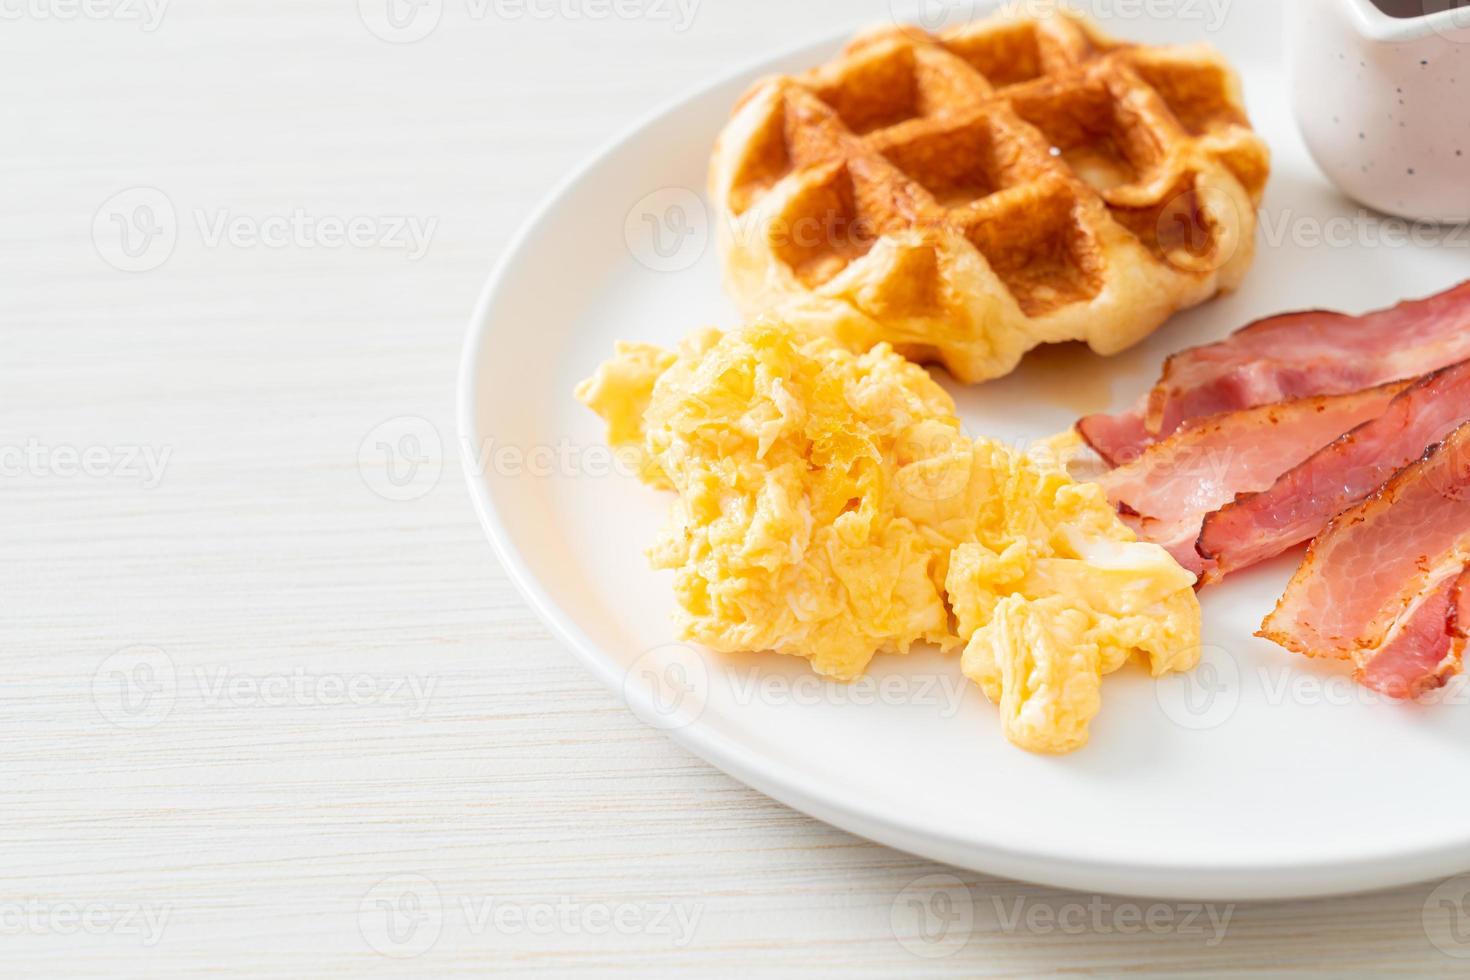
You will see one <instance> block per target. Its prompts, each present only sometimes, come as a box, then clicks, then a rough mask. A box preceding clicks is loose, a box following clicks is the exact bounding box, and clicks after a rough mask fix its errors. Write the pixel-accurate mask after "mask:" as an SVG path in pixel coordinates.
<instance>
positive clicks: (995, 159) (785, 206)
mask: <svg viewBox="0 0 1470 980" xmlns="http://www.w3.org/2000/svg"><path fill="white" fill-rule="evenodd" d="M1269 169H1270V163H1269V151H1268V150H1267V148H1266V145H1265V143H1264V142H1263V141H1262V140H1261V139H1260V138H1259V137H1258V136H1257V135H1256V134H1255V133H1254V132H1253V131H1252V130H1251V128H1250V123H1249V121H1248V120H1247V118H1246V115H1245V110H1244V108H1243V105H1242V102H1241V97H1240V85H1239V81H1238V79H1237V78H1236V76H1235V74H1234V72H1233V71H1232V70H1231V68H1230V66H1229V64H1228V63H1226V62H1225V60H1224V59H1223V58H1222V57H1221V56H1220V55H1219V54H1218V53H1216V52H1215V51H1214V50H1213V49H1212V48H1210V47H1208V46H1205V45H1191V46H1187V47H1162V48H1151V47H1143V46H1139V45H1133V44H1127V43H1121V42H1118V41H1115V40H1113V39H1111V38H1109V37H1107V36H1106V35H1104V34H1103V33H1102V32H1101V31H1099V30H1098V29H1097V28H1096V27H1095V26H1094V25H1092V24H1091V23H1090V22H1088V21H1086V20H1083V19H1081V18H1079V17H1075V16H1073V15H1070V14H1065V15H1057V16H1053V17H1048V18H1044V19H1034V18H994V19H990V20H986V21H982V22H980V23H977V24H975V25H971V26H968V27H965V28H962V29H958V30H954V31H949V32H946V33H941V34H937V35H935V34H929V33H926V32H923V31H920V30H917V29H914V28H888V29H883V30H878V31H873V32H870V33H868V34H865V35H862V36H859V37H858V38H857V39H856V40H855V41H853V42H852V43H851V44H850V45H849V46H848V47H847V49H846V50H845V51H844V52H843V53H842V55H841V56H840V57H838V58H837V59H836V60H835V61H832V62H830V63H828V64H826V65H823V66H821V67H818V68H816V69H813V70H812V71H809V72H807V73H805V74H802V75H798V76H776V77H771V78H767V79H764V80H762V81H760V82H758V83H757V84H756V85H755V86H754V87H753V88H752V89H751V90H750V91H749V92H747V93H746V95H745V96H744V97H743V98H742V99H741V101H740V103H739V105H738V106H737V107H736V109H735V112H734V115H733V117H732V118H731V120H730V121H729V123H728V124H727V126H726V128H725V129H724V131H723V132H722V133H721V135H720V138H719V141H718V142H717V144H716V147H715V152H714V158H713V160H712V163H711V173H710V186H711V200H712V202H713V203H714V206H715V209H716V212H717V217H718V219H719V220H718V221H717V224H718V229H719V231H718V234H719V241H720V249H721V255H722V259H723V263H724V269H725V279H726V285H727V287H728V289H729V290H730V292H731V294H732V295H733V296H734V298H735V300H736V302H737V303H738V304H739V306H740V307H741V308H742V311H743V312H744V313H745V314H747V315H749V316H755V315H758V314H761V313H774V314H777V315H779V316H782V317H783V318H785V319H787V320H788V321H791V322H794V323H798V324H803V325H806V326H808V327H811V328H813V329H820V330H823V331H826V332H828V333H830V334H832V335H834V336H836V337H837V338H838V339H839V340H842V341H843V342H845V343H847V344H849V345H851V346H853V347H856V348H860V349H865V348H867V347H870V346H872V345H873V344H876V343H878V342H880V341H888V342H890V343H891V344H893V345H894V347H895V348H897V349H898V350H899V351H900V352H902V353H903V354H905V355H906V356H908V357H910V358H912V359H914V360H918V361H939V362H941V363H943V364H944V365H945V367H946V368H948V370H949V371H950V373H951V374H953V375H954V376H955V377H956V378H958V379H960V380H961V381H966V382H975V381H982V380H985V379H988V378H994V377H999V376H1001V375H1004V374H1006V373H1008V372H1010V371H1011V370H1012V369H1014V368H1015V366H1016V364H1017V363H1018V362H1019V360H1020V359H1021V356H1022V355H1023V354H1024V353H1025V352H1026V351H1028V350H1030V349H1031V348H1032V347H1034V346H1036V345H1037V344H1042V343H1055V342H1061V341H1068V340H1081V341H1086V342H1087V343H1088V344H1089V345H1090V346H1091V347H1092V348H1093V350H1095V351H1097V352H1098V353H1100V354H1113V353H1116V352H1118V351H1120V350H1122V349H1124V348H1126V347H1128V346H1130V345H1132V344H1134V343H1137V342H1138V341H1139V340H1141V339H1143V338H1144V337H1146V336H1147V335H1148V334H1149V333H1151V332H1152V331H1153V330H1154V329H1155V328H1157V327H1158V326H1159V325H1160V324H1161V323H1163V322H1164V320H1165V319H1167V318H1168V317H1169V316H1170V315H1172V314H1173V313H1174V312H1176V311H1178V310H1180V309H1184V308H1187V307H1190V306H1194V305H1196V304H1198V303H1202V302H1204V301H1205V300H1207V299H1209V298H1211V297H1212V296H1214V295H1215V294H1216V293H1218V292H1220V291H1222V290H1229V289H1233V288H1234V287H1235V286H1236V285H1237V284H1238V283H1239V282H1240V280H1241V278H1242V276H1244V274H1245V272H1246V270H1247V268H1249V266H1250V262H1251V258H1252V256H1253V253H1254V235H1255V221H1256V219H1255V209H1256V206H1257V205H1258V204H1259V203H1260V198H1261V193H1262V191H1263V189H1264V185H1265V182H1266V177H1267V175H1268V172H1269Z"/></svg>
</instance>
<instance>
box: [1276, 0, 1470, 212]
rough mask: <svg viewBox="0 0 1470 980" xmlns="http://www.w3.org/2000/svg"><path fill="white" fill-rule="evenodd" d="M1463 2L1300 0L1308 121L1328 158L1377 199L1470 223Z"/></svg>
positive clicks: (1297, 31)
mask: <svg viewBox="0 0 1470 980" xmlns="http://www.w3.org/2000/svg"><path fill="white" fill-rule="evenodd" d="M1454 3H1455V0H1290V3H1289V7H1290V9H1289V12H1288V15H1287V38H1286V40H1287V53H1288V58H1289V59H1290V63H1291V88H1292V100H1293V107H1294V108H1295V110H1296V118H1297V122H1298V124H1299V125H1300V126H1301V131H1302V135H1303V137H1305V139H1306V142H1307V148H1308V149H1309V150H1311V153H1312V156H1313V158H1314V159H1315V160H1316V161H1317V165H1318V166H1320V167H1321V168H1322V170H1323V172H1324V173H1326V174H1327V176H1328V178H1329V179H1330V180H1332V182H1333V183H1334V184H1336V185H1337V186H1338V188H1339V189H1341V190H1342V191H1343V193H1345V194H1347V195H1348V196H1349V197H1352V198H1354V199H1356V200H1357V201H1359V202H1361V203H1363V204H1366V205H1367V206H1368V207H1371V208H1374V209H1376V210H1379V211H1385V212H1388V213H1390V214H1396V215H1400V216H1402V217H1405V218H1411V219H1414V220H1418V221H1435V222H1462V221H1470V6H1460V7H1455V6H1453V4H1454ZM1394 13H1397V14H1400V16H1394V15H1393V14H1394Z"/></svg>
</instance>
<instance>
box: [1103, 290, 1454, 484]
mask: <svg viewBox="0 0 1470 980" xmlns="http://www.w3.org/2000/svg"><path fill="white" fill-rule="evenodd" d="M1467 357H1470V281H1467V282H1464V283H1461V284H1460V285H1458V286H1455V287H1454V288H1452V289H1449V290H1446V291H1445V292H1442V293H1439V294H1437V295H1435V296H1431V297H1429V298H1427V299H1421V300H1411V301H1408V302H1404V303H1400V304H1399V305H1397V306H1394V307H1391V308H1389V309H1386V310H1377V311H1375V312H1372V313H1367V314H1364V315H1362V316H1356V317H1354V316H1347V315H1346V314H1343V313H1330V312H1325V311H1320V310H1319V311H1309V312H1303V313H1286V314H1282V315H1280V316H1273V317H1268V318H1266V319H1264V320H1257V321H1256V322H1255V323H1252V324H1250V325H1248V326H1245V327H1242V328H1241V329H1240V330H1237V331H1236V332H1235V333H1233V334H1231V335H1230V336H1229V337H1227V338H1226V339H1225V340H1222V341H1219V342H1218V343H1214V344H1206V345H1204V346H1202V347H1193V348H1190V349H1189V350H1185V351H1180V352H1179V353H1178V354H1175V355H1174V356H1173V357H1170V358H1169V359H1168V360H1167V361H1166V362H1165V363H1164V372H1163V376H1162V377H1161V378H1160V379H1159V383H1158V384H1156V385H1155V386H1154V387H1153V389H1152V390H1151V391H1149V392H1148V393H1147V394H1146V395H1144V396H1143V397H1142V398H1141V399H1140V400H1139V402H1138V404H1136V405H1134V407H1133V408H1131V409H1129V410H1128V411H1126V412H1122V413H1119V414H1117V415H1089V416H1087V417H1086V418H1084V419H1082V420H1081V421H1080V422H1078V423H1077V429H1078V431H1079V432H1080V433H1081V434H1082V438H1083V439H1085V440H1086V441H1087V443H1088V445H1090V446H1092V448H1093V449H1094V450H1096V451H1097V453H1098V454H1099V455H1100V456H1102V457H1103V458H1104V459H1105V460H1107V461H1108V462H1109V463H1111V464H1113V465H1118V464H1119V463H1123V462H1127V461H1129V460H1130V459H1133V458H1136V457H1137V455H1138V454H1139V453H1140V452H1142V450H1143V449H1144V448H1146V447H1147V446H1148V445H1149V444H1150V443H1152V442H1155V441H1157V440H1158V439H1160V438H1162V437H1164V436H1167V435H1169V434H1171V433H1172V432H1174V431H1175V430H1176V429H1178V428H1179V426H1180V425H1181V424H1183V423H1184V422H1186V421H1188V420H1190V419H1194V418H1199V417H1201V416H1205V415H1213V414H1216V413H1218V412H1227V411H1235V410H1238V409H1242V408H1253V407H1255V406H1257V405H1266V404H1270V403H1271V402H1277V401H1284V400H1286V399H1288V398H1302V397H1306V396H1309V395H1334V394H1343V393H1345V392H1349V391H1356V390H1358V389H1361V388H1367V387H1370V386H1373V385H1379V384H1383V383H1384V382H1387V381H1396V380H1401V379H1404V378H1412V377H1417V376H1419V375H1422V374H1425V373H1426V372H1429V371H1434V370H1437V369H1439V368H1442V367H1444V366H1446V365H1448V364H1454V363H1456V362H1458V361H1463V360H1465V359H1466V358H1467Z"/></svg>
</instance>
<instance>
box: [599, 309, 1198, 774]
mask: <svg viewBox="0 0 1470 980" xmlns="http://www.w3.org/2000/svg"><path fill="white" fill-rule="evenodd" d="M577 397H578V398H580V399H581V400H582V401H583V402H584V403H586V404H587V405H588V406H589V407H591V408H592V409H593V410H594V411H596V412H597V413H598V414H599V415H601V416H602V417H603V418H604V419H605V420H606V422H607V424H608V434H609V441H610V442H612V444H613V445H614V446H616V447H619V448H622V449H632V450H635V451H636V452H637V454H638V458H639V461H640V465H641V475H642V477H643V479H644V480H645V481H646V482H648V483H650V484H651V485H654V486H657V487H661V488H666V489H672V490H674V491H675V492H676V493H677V494H678V499H677V502H676V504H675V506H674V510H673V516H672V520H671V523H670V525H669V526H668V527H667V528H666V529H665V531H664V532H663V533H662V534H661V536H660V538H659V540H658V541H657V542H656V543H655V544H654V546H653V547H652V548H651V549H650V552H649V556H650V559H651V561H652V563H653V565H654V566H655V567H656V568H661V569H671V570H673V572H674V575H675V586H674V587H675V593H676V596H677V599H678V602H679V606H680V614H679V618H680V624H681V632H682V634H683V636H684V637H685V638H686V639H690V640H693V641H696V642H699V643H702V644H704V645H706V646H709V647H711V648H713V649H715V650H720V651H728V652H734V651H751V650H754V651H759V650H770V651H774V652H778V653H784V654H791V655H795V656H802V657H806V658H808V659H809V660H810V662H811V665H812V667H813V669H815V670H816V671H817V672H819V673H821V674H824V675H827V676H830V677H834V678H837V679H841V680H851V679H853V678H856V677H858V676H859V675H861V674H862V672H863V670H864V669H865V668H866V667H867V665H868V662H869V661H870V660H871V659H872V658H873V656H874V655H875V654H877V653H879V652H885V651H887V652H898V653H904V652H907V651H908V650H909V648H910V647H911V646H912V645H913V644H914V643H916V642H930V643H935V644H938V645H939V646H940V647H941V648H944V649H951V648H954V647H957V646H959V645H961V644H967V645H966V647H965V651H964V655H963V658H962V669H963V670H964V672H965V674H966V675H967V676H968V677H970V678H971V679H972V680H974V681H975V682H976V683H977V684H979V685H980V686H981V688H982V689H983V690H984V691H985V694H986V696H987V697H988V698H990V700H991V701H993V702H995V703H996V704H998V705H999V706H1000V710H1001V721H1002V726H1003V730H1004V732H1005V735H1006V737H1007V738H1008V739H1010V740H1011V741H1012V742H1014V743H1015V744H1017V745H1020V746H1022V747H1023V748H1027V749H1031V750H1033V751H1039V752H1066V751H1070V750H1072V749H1075V748H1078V747H1080V746H1081V745H1083V744H1085V743H1086V740H1087V726H1088V723H1089V721H1090V720H1091V719H1092V717H1093V716H1094V715H1095V714H1096V713H1097V711H1098V707H1099V703H1100V702H1099V689H1100V687H1101V678H1102V676H1103V675H1104V674H1106V673H1109V672H1111V671H1113V670H1116V669H1118V668H1119V667H1121V666H1122V664H1123V663H1124V662H1126V661H1127V660H1128V659H1129V657H1130V656H1136V657H1138V658H1140V659H1141V660H1143V661H1144V662H1145V663H1146V664H1147V666H1148V667H1149V669H1150V670H1151V671H1152V672H1153V673H1154V674H1155V675H1157V674H1161V673H1163V672H1165V671H1168V670H1183V669H1188V668H1189V667H1192V666H1193V665H1194V663H1195V661H1196V660H1197V658H1198V647H1199V604H1198V602H1197V600H1196V599H1195V596H1194V592H1193V590H1192V588H1191V586H1192V585H1193V581H1194V579H1193V576H1191V575H1190V574H1189V573H1188V572H1186V571H1185V570H1184V569H1182V568H1180V567H1179V566H1178V564H1176V563H1175V562H1174V560H1173V559H1172V558H1170V557H1169V556H1168V554H1167V553H1166V552H1165V551H1164V550H1163V549H1162V548H1159V547H1158V546H1156V545H1152V544H1146V543H1141V542H1138V541H1136V540H1135V539H1134V536H1133V533H1132V532H1131V531H1129V530H1128V529H1127V528H1126V527H1125V526H1124V525H1123V524H1122V523H1121V522H1120V521H1119V520H1118V518H1117V515H1116V514H1115V513H1114V511H1113V509H1112V507H1111V506H1110V505H1109V504H1108V502H1107V499H1106V497H1105V496H1104V494H1103V493H1102V491H1101V489H1100V488H1099V487H1097V486H1096V485H1093V484H1079V483H1076V482H1074V481H1073V480H1072V479H1071V478H1070V477H1068V476H1067V474H1066V472H1065V470H1064V469H1063V468H1062V465H1061V463H1060V462H1059V461H1058V460H1057V459H1056V458H1055V452H1048V453H1044V454H1038V455H1037V456H1035V457H1027V456H1022V455H1021V454H1018V453H1016V452H1013V451H1012V450H1010V449H1008V448H1007V447H1005V446H1003V445H1001V444H999V443H996V442H992V441H989V440H985V439H981V440H979V441H971V440H970V439H968V438H967V437H965V436H964V434H963V433H962V432H961V431H960V423H959V419H958V418H957V417H956V416H955V407H954V403H953V401H952V400H951V399H950V398H949V396H948V394H946V393H945V391H944V389H942V388H941V387H939V385H937V384H936V383H935V382H934V380H933V379H932V378H930V377H929V375H928V373H927V372H926V371H925V370H924V369H923V368H920V367H918V366H916V365H914V364H911V363H910V362H908V361H907V360H905V359H904V358H902V357H900V356H899V355H898V354H896V353H895V352H894V351H893V350H892V349H891V348H890V347H888V345H886V344H882V345H879V346H877V347H875V348H873V349H872V350H870V351H868V352H867V353H865V354H854V353H852V352H851V351H849V350H848V349H847V348H845V347H841V346H839V345H837V344H836V343H835V342H833V341H831V340H829V339H825V338H821V337H811V336H808V335H806V334H804V333H799V332H797V331H796V330H795V329H793V328H791V327H789V326H786V325H783V324H778V323H771V322H757V323H755V324H752V325H749V326H746V327H742V328H740V329H737V330H732V331H730V332H728V333H720V332H718V331H714V330H708V331H704V332H701V333H699V334H697V335H695V336H694V337H692V338H690V339H689V340H687V341H685V342H684V344H682V345H681V346H680V348H679V349H678V350H677V351H666V350H663V349H660V348H657V347H654V346H651V345H648V344H633V343H622V344H619V345H618V347H617V350H616V356H615V357H614V359H613V360H612V361H609V362H608V363H606V364H604V365H603V366H602V367H601V368H599V369H598V371H597V372H596V374H595V375H594V376H593V377H592V378H590V379H588V380H587V381H584V382H583V383H582V384H581V385H579V386H578V388H577ZM1064 448H1065V447H1064V445H1063V444H1058V445H1057V446H1053V447H1048V449H1049V450H1058V449H1064ZM1048 455H1050V456H1053V458H1051V459H1047V458H1044V457H1045V456H1048Z"/></svg>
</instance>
